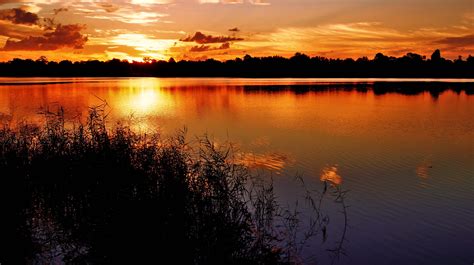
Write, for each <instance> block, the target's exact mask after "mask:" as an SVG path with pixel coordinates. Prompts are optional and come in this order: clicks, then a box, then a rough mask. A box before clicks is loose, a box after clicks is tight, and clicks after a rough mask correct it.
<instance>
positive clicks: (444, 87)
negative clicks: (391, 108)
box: [243, 81, 474, 99]
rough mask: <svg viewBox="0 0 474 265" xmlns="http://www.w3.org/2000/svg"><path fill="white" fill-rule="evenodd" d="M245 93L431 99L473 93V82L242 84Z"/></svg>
mask: <svg viewBox="0 0 474 265" xmlns="http://www.w3.org/2000/svg"><path fill="white" fill-rule="evenodd" d="M243 89H244V91H245V92H246V93H259V92H265V93H271V92H283V91H291V92H292V93H295V94H305V93H309V92H331V91H333V92H338V91H357V92H360V93H367V92H369V91H372V92H373V93H374V94H375V95H376V96H377V95H378V96H380V95H385V94H389V93H396V94H401V95H407V96H410V95H419V94H422V93H429V94H430V95H431V96H432V97H433V99H437V98H438V97H439V96H440V95H441V94H442V93H444V92H445V91H448V90H449V91H453V92H455V93H457V94H460V93H462V92H464V93H465V94H466V95H474V84H473V83H472V82H451V83H447V82H433V81H431V82H396V81H390V82H354V83H344V82H341V83H327V84H325V83H319V84H302V85H297V84H292V85H265V86H261V85H246V86H243Z"/></svg>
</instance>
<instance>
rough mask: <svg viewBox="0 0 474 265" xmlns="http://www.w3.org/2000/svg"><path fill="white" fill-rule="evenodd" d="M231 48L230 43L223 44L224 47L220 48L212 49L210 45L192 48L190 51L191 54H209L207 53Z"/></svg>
mask: <svg viewBox="0 0 474 265" xmlns="http://www.w3.org/2000/svg"><path fill="white" fill-rule="evenodd" d="M229 48H230V43H228V42H226V43H222V45H220V46H218V47H212V46H210V45H204V44H203V45H197V46H193V47H191V49H189V51H190V52H207V51H216V50H225V49H229Z"/></svg>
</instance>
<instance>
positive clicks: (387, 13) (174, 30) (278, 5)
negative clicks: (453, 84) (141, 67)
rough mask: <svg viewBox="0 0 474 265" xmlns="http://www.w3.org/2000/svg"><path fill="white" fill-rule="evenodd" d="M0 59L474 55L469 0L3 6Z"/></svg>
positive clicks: (179, 0) (189, 0) (473, 6)
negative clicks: (302, 53)
mask: <svg viewBox="0 0 474 265" xmlns="http://www.w3.org/2000/svg"><path fill="white" fill-rule="evenodd" d="M0 47H1V50H0V60H1V61H4V60H10V59H12V58H15V57H18V58H32V59H37V58H38V57H39V56H42V55H44V56H46V57H47V58H48V59H49V60H63V59H69V60H87V59H100V60H104V59H112V58H120V59H129V60H142V59H143V58H144V57H151V58H156V59H168V58H169V57H174V58H175V59H193V60H200V59H206V58H217V59H228V58H235V57H242V56H244V55H245V54H251V55H252V56H266V55H282V56H290V55H292V54H294V53H295V52H304V53H306V54H309V55H311V56H313V55H320V56H327V57H344V58H345V57H360V56H368V57H373V56H374V54H375V53H377V52H383V53H384V54H387V55H394V56H399V55H402V54H405V53H407V52H416V53H421V54H424V55H430V54H431V52H432V51H433V50H434V49H436V48H439V49H441V50H442V54H443V56H444V57H448V58H457V56H458V55H462V56H464V57H466V56H467V55H469V54H472V55H474V1H472V0H449V1H447V0H121V1H95V0H84V1H58V0H40V1H22V0H0Z"/></svg>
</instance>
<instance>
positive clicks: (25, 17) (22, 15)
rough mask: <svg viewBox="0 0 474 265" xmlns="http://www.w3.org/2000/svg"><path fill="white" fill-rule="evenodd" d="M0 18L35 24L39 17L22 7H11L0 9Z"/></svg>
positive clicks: (18, 22) (17, 22)
mask: <svg viewBox="0 0 474 265" xmlns="http://www.w3.org/2000/svg"><path fill="white" fill-rule="evenodd" d="M0 20H7V21H11V22H12V23H14V24H25V25H35V24H38V22H39V20H40V19H39V17H38V15H36V14H35V13H31V12H28V11H26V10H24V9H23V8H12V9H3V10H0Z"/></svg>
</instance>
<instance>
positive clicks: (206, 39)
mask: <svg viewBox="0 0 474 265" xmlns="http://www.w3.org/2000/svg"><path fill="white" fill-rule="evenodd" d="M242 40H244V39H242V38H238V37H231V36H212V35H205V34H203V33H201V32H199V31H198V32H196V33H195V34H194V35H193V36H188V37H186V38H184V39H180V41H183V42H196V43H199V44H207V43H224V42H229V41H242Z"/></svg>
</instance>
